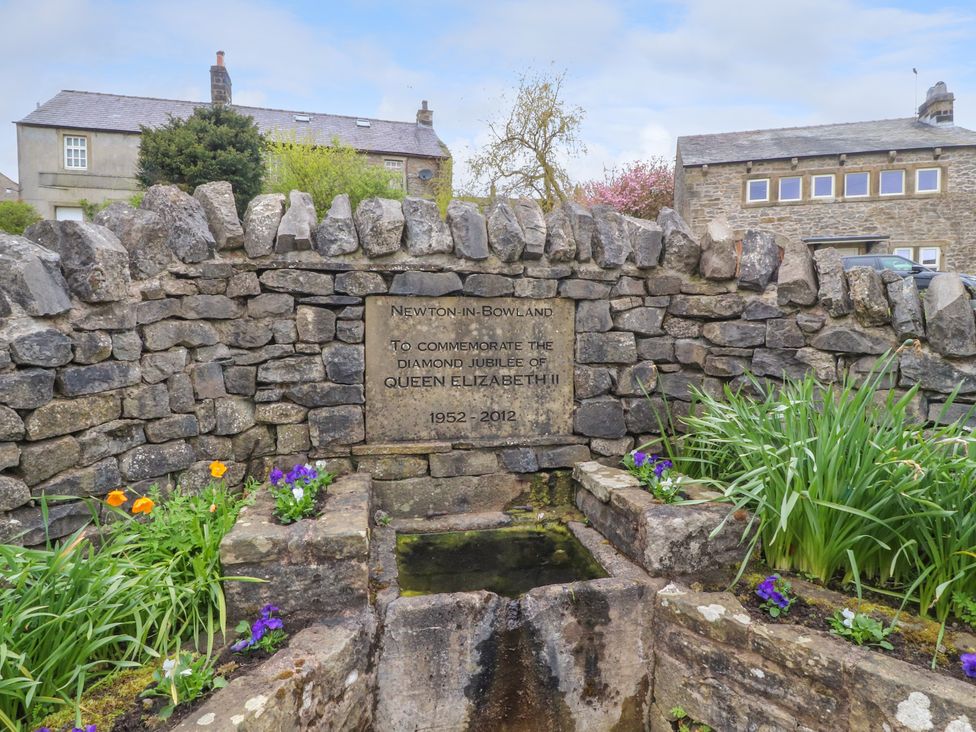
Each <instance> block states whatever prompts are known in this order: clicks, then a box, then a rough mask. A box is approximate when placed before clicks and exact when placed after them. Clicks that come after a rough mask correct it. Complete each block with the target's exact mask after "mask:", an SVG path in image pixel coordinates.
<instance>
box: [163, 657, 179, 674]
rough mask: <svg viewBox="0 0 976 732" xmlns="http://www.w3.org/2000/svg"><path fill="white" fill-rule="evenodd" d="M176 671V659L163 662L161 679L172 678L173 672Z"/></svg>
mask: <svg viewBox="0 0 976 732" xmlns="http://www.w3.org/2000/svg"><path fill="white" fill-rule="evenodd" d="M175 670H176V659H175V658H167V659H166V660H165V661H163V677H164V678H167V679H171V678H173V671H175Z"/></svg>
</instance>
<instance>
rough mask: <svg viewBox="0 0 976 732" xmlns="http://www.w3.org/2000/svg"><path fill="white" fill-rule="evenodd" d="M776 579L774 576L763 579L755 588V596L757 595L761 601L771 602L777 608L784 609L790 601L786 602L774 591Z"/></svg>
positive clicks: (780, 594)
mask: <svg viewBox="0 0 976 732" xmlns="http://www.w3.org/2000/svg"><path fill="white" fill-rule="evenodd" d="M777 579H779V578H778V577H777V576H776V575H774V574H773V575H770V576H769V577H767V578H766V579H764V580H763V581H762V582H760V583H759V584H758V585H757V586H756V594H757V595H759V597H760V598H761V599H763V600H766V601H767V602H771V603H773V604H774V605H776V606H777V607H780V608H782V609H786V607H787V606H788V605H789V604H790V601H789V600H787V599H786V598H785V597H784V596H783V595H782V593H780V592H779V591H778V590H777V589H776V580H777Z"/></svg>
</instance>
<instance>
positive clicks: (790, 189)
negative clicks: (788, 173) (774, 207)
mask: <svg viewBox="0 0 976 732" xmlns="http://www.w3.org/2000/svg"><path fill="white" fill-rule="evenodd" d="M801 198H803V179H802V178H800V177H798V176H797V177H795V178H780V179H779V200H781V201H799V200H800V199H801Z"/></svg>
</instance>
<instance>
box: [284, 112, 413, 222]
mask: <svg viewBox="0 0 976 732" xmlns="http://www.w3.org/2000/svg"><path fill="white" fill-rule="evenodd" d="M267 157H268V177H267V182H266V183H265V191H266V192H268V193H284V194H287V193H288V192H289V191H293V190H295V191H305V192H306V193H308V194H309V195H311V196H312V201H313V202H314V203H315V212H316V213H317V214H318V216H319V218H321V217H322V216H324V215H325V214H326V212H327V211H328V210H329V207H330V206H331V205H332V199H333V198H335V197H336V196H337V195H339V194H340V193H348V194H349V200H350V203H352V208H353V211H355V210H356V206H358V205H359V202H360V201H362V200H363V199H364V198H370V197H371V196H381V197H383V198H395V199H400V198H403V187H402V183H401V179H400V174H399V172H393V171H389V170H387V169H386V168H384V167H382V166H380V165H377V164H375V163H371V162H370V161H369V159H368V158H367V157H366V156H365V155H363V154H362V153H359V152H357V151H356V149H355V148H352V147H349V146H348V145H343V144H342V143H341V142H339V138H337V137H333V138H332V143H331V144H330V145H319V144H316V143H315V142H314V140H313V138H312V137H311V136H310V135H309V136H307V137H303V138H298V137H297V136H296V135H295V134H294V133H293V132H281V131H278V132H274V133H272V134H271V135H270V136H269V138H268V140H267Z"/></svg>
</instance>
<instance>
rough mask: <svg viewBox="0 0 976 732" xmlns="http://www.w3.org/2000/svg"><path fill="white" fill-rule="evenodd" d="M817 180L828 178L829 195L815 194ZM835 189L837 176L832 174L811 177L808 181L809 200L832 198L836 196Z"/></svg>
mask: <svg viewBox="0 0 976 732" xmlns="http://www.w3.org/2000/svg"><path fill="white" fill-rule="evenodd" d="M818 178H829V179H830V193H828V194H827V195H822V194H821V195H818V194H817V179H818ZM836 189H837V176H836V175H834V174H833V173H822V174H820V175H814V176H811V180H810V198H834V197H835V196H836Z"/></svg>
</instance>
